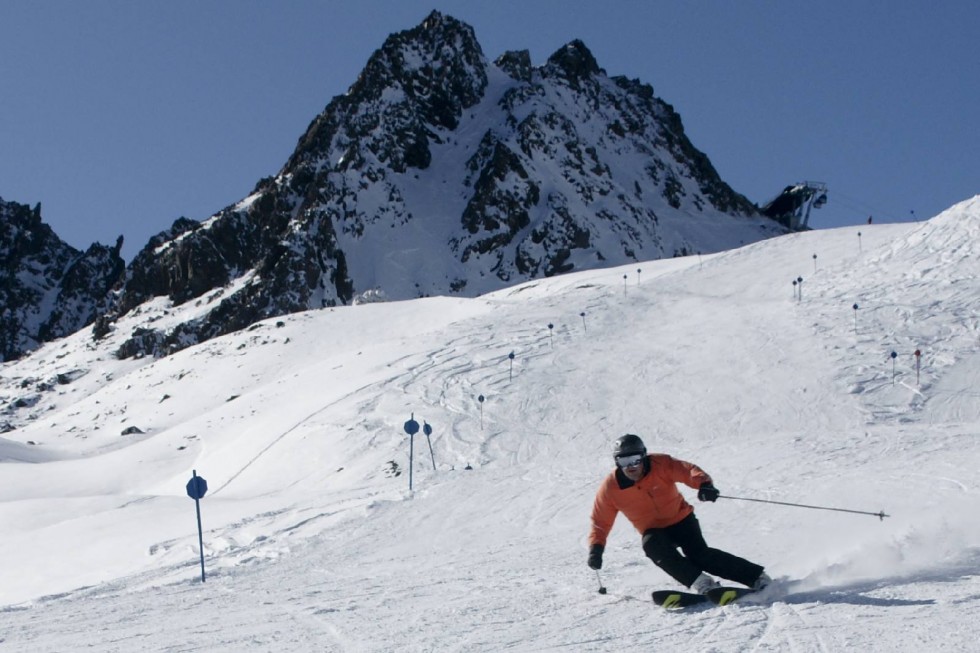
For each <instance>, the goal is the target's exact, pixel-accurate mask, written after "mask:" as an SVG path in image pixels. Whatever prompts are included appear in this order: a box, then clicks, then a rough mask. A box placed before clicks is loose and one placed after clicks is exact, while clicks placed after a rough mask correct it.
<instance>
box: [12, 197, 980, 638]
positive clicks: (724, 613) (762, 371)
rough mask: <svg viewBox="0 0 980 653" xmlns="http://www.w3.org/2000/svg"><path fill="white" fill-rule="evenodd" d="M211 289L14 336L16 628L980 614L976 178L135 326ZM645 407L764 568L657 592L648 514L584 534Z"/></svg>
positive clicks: (938, 634)
mask: <svg viewBox="0 0 980 653" xmlns="http://www.w3.org/2000/svg"><path fill="white" fill-rule="evenodd" d="M814 255H817V258H814ZM624 277H626V278H625V279H624ZM801 277H802V279H803V283H802V292H798V291H800V288H799V283H797V285H796V286H793V285H792V284H791V282H792V281H794V280H798V279H799V278H801ZM234 290H235V288H234V287H232V288H230V289H229V291H231V292H233V291H234ZM855 305H857V308H855ZM208 306H209V304H208V302H207V299H204V300H202V302H201V303H200V304H198V302H185V303H183V304H181V305H174V304H173V302H172V301H170V300H167V299H166V298H158V299H155V300H153V301H151V302H149V303H147V304H144V305H142V306H141V307H139V308H138V309H137V310H136V311H133V312H132V313H131V314H129V315H127V316H125V317H123V318H121V319H120V322H119V324H118V328H117V329H115V330H114V331H110V332H109V333H108V334H107V335H106V336H105V339H104V340H103V341H101V342H98V343H93V342H92V341H91V339H90V338H89V336H88V334H85V333H77V334H74V335H72V336H69V337H67V338H64V339H62V340H60V341H58V342H53V343H48V344H46V345H45V346H43V347H42V348H41V349H39V350H38V351H37V352H35V353H34V354H32V355H31V356H28V357H25V358H23V359H21V360H18V361H15V362H11V363H6V364H4V365H2V366H0V405H2V406H3V420H5V421H6V422H7V429H9V430H8V431H7V432H6V433H4V434H3V435H2V436H0V475H2V478H3V483H0V524H2V525H3V528H0V579H2V582H0V617H2V623H3V626H2V628H0V649H3V650H7V649H9V650H12V651H66V650H80V649H92V650H99V651H106V652H110V651H126V652H128V651H176V650H181V651H208V652H214V651H270V650H276V651H279V650H289V651H338V652H339V651H344V652H351V651H359V652H374V651H378V652H381V651H391V650H393V649H397V650H399V651H413V652H414V651H503V650H514V651H554V650H561V651H622V650H630V649H635V650H653V649H656V650H660V651H693V650H706V651H707V650H710V651H718V652H719V653H729V652H731V653H735V652H742V651H748V650H757V651H843V650H855V651H858V650H860V651H871V650H888V651H903V652H904V651H909V652H918V651H924V650H929V651H938V650H943V651H970V650H975V648H976V642H977V641H978V636H980V573H978V570H980V565H978V562H980V547H978V542H980V512H978V511H977V510H976V505H977V502H978V499H980V496H978V494H980V489H978V485H977V481H976V474H977V469H980V418H978V415H980V394H978V392H977V387H978V386H980V345H978V342H980V340H978V338H980V316H978V312H977V306H980V196H978V197H976V198H973V199H972V200H968V201H966V202H963V203H962V204H960V205H957V206H955V207H952V208H951V209H949V210H948V211H946V212H944V213H943V214H941V215H939V216H936V217H935V218H932V219H931V220H928V221H925V222H922V223H909V224H896V225H874V226H870V225H869V226H862V227H852V228H845V229H835V230H820V231H811V232H805V233H798V234H792V235H788V236H785V237H782V238H774V239H769V240H766V241H764V242H759V243H755V244H753V245H750V246H747V247H743V248H739V249H737V250H733V251H726V252H723V253H719V254H716V255H710V256H703V257H698V256H690V257H683V258H675V259H671V260H661V261H644V262H642V263H641V264H631V265H628V266H622V267H619V268H610V269H602V270H593V271H585V272H577V273H572V274H567V275H561V276H557V277H552V278H549V279H539V280H534V281H530V282H527V283H524V284H520V285H517V286H514V287H512V288H509V289H505V290H501V291H498V292H495V293H490V294H488V295H485V296H481V297H479V298H472V299H470V298H459V297H434V298H423V299H416V300H410V301H399V302H388V303H379V304H365V305H357V306H340V307H335V308H323V309H317V310H312V311H307V312H303V313H297V314H293V315H289V316H284V317H281V318H274V319H270V320H265V321H262V322H259V323H256V324H255V325H253V326H252V327H251V328H250V329H247V330H242V331H238V332H236V333H233V334H229V335H227V336H223V337H219V338H215V339H212V340H211V341H209V342H206V343H202V344H200V345H197V346H193V347H189V348H186V349H185V350H183V351H180V352H177V353H175V354H174V355H172V356H168V357H165V358H162V359H153V358H151V357H143V358H128V359H122V360H121V359H119V358H117V357H116V356H114V351H115V350H116V349H117V348H118V347H119V346H120V344H121V342H122V341H123V340H124V339H125V338H126V337H127V334H128V333H129V331H130V330H131V329H132V328H133V327H135V326H136V325H139V324H143V323H150V324H157V325H159V327H160V328H161V329H169V328H172V327H173V326H174V325H176V324H178V323H183V322H187V321H189V320H193V319H196V318H198V317H199V316H200V315H201V314H202V313H203V312H204V311H206V310H208ZM137 312H139V314H136V313H137ZM892 352H895V358H892ZM916 352H918V353H919V355H918V356H917V355H916ZM511 353H513V354H514V357H513V358H511V356H510V354H511ZM481 397H482V398H483V399H484V400H483V401H480V398H481ZM412 416H414V418H415V419H416V420H417V421H418V423H419V424H424V423H428V424H430V425H431V426H432V434H431V436H430V437H426V436H425V435H423V433H422V432H419V433H418V434H417V435H416V436H415V437H414V440H412V441H410V439H409V437H408V436H407V434H406V432H405V430H404V424H405V422H406V421H407V420H409V419H410V418H411V417H412ZM626 432H632V433H639V434H640V435H641V436H642V437H643V438H644V440H645V441H646V443H647V446H648V447H649V448H650V449H651V450H654V451H663V452H666V453H670V454H673V455H675V456H678V457H680V458H683V459H686V460H690V461H692V462H695V463H697V464H699V465H701V466H702V467H704V468H705V469H706V470H707V471H708V472H709V473H710V474H711V475H712V477H713V478H714V480H715V483H716V485H717V486H718V488H719V489H720V490H721V492H722V494H723V495H724V496H725V497H726V498H723V499H720V500H719V501H718V502H717V503H711V504H707V503H704V504H702V503H698V502H697V500H696V498H695V494H696V493H695V492H694V491H693V490H691V489H689V488H682V492H683V493H684V495H685V496H686V497H687V498H688V500H689V501H691V502H692V503H693V504H694V505H695V508H696V511H697V512H696V514H697V516H698V519H699V520H700V522H701V525H702V528H703V529H704V533H705V535H706V537H707V539H708V542H709V543H710V544H712V545H713V546H717V547H720V548H722V549H725V550H729V551H732V552H733V553H736V554H739V555H743V556H746V557H748V558H750V559H752V560H754V561H758V562H760V563H761V564H764V565H765V566H766V568H767V570H768V571H769V573H770V574H771V575H772V576H773V577H774V578H775V579H776V582H775V584H774V586H773V589H772V591H771V593H770V594H769V595H768V596H767V597H765V598H764V600H761V601H760V602H757V603H754V604H753V603H742V604H739V605H736V606H732V607H729V608H724V609H709V610H700V611H694V612H685V613H683V614H673V613H669V612H665V611H662V610H660V609H659V608H655V607H654V606H653V605H652V603H651V602H650V600H649V596H650V590H652V589H657V588H677V587H678V586H677V585H676V583H674V582H673V581H672V580H671V579H670V578H669V577H668V576H666V574H664V573H663V572H661V571H660V570H659V569H658V568H657V567H655V566H654V565H653V564H651V563H650V561H649V560H647V559H646V558H645V557H644V556H643V554H642V551H641V547H640V536H639V534H638V533H637V532H636V531H635V530H634V529H633V528H632V527H631V526H630V525H629V523H627V522H626V521H625V520H624V519H619V520H618V521H617V523H616V525H615V527H614V529H613V532H612V535H611V537H610V540H609V542H608V546H607V549H606V554H605V564H604V566H603V568H602V570H601V576H600V577H597V576H596V574H595V572H593V571H592V570H590V569H589V568H588V567H587V566H586V556H587V550H588V547H587V534H588V530H589V514H590V510H591V507H592V501H593V498H594V496H595V491H596V489H597V488H598V485H599V482H600V481H601V479H602V478H603V477H604V476H605V475H606V474H608V473H609V472H610V471H611V468H612V465H613V460H612V456H611V450H610V447H611V444H612V442H613V441H614V440H615V439H616V438H617V437H619V436H620V435H622V434H623V433H626ZM413 445H414V457H413V458H412V459H411V460H410V453H411V452H412V451H413V449H412V446H413ZM410 469H411V471H412V473H413V483H414V487H413V489H412V490H410V489H409V480H408V479H409V470H410ZM194 470H196V473H197V474H198V475H199V476H202V477H204V478H206V479H207V481H208V485H209V491H208V493H207V495H206V496H205V498H204V499H203V500H202V501H201V513H202V521H203V528H204V533H203V543H204V557H205V566H206V569H207V582H206V583H202V582H201V578H200V572H201V570H200V567H199V564H200V562H199V549H198V533H197V524H196V520H195V509H194V502H193V501H191V500H190V499H189V498H188V497H187V494H186V491H185V487H186V484H187V482H188V480H189V479H190V478H191V474H192V473H193V472H194ZM730 497H739V498H749V499H756V500H773V501H779V502H789V503H796V504H805V505H810V506H821V507H830V508H842V509H856V510H864V511H869V512H877V511H882V510H883V511H884V512H885V513H886V514H887V515H889V516H888V517H887V518H884V519H879V518H878V517H875V516H869V515H855V514H845V513H840V512H834V511H828V510H814V509H807V508H800V507H788V506H784V505H772V504H761V503H753V502H750V501H741V500H738V499H735V498H730ZM600 582H601V583H602V584H603V585H604V586H605V587H606V588H608V593H607V594H599V593H598V592H597V587H598V584H599V583H600Z"/></svg>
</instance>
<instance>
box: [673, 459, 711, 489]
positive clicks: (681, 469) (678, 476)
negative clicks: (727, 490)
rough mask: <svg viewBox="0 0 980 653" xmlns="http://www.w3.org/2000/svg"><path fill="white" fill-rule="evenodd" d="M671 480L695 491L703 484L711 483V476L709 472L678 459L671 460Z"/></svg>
mask: <svg viewBox="0 0 980 653" xmlns="http://www.w3.org/2000/svg"><path fill="white" fill-rule="evenodd" d="M669 469H670V476H671V480H672V481H674V482H675V483H683V484H684V485H686V486H688V487H690V488H694V489H695V490H696V489H698V488H699V487H701V484H702V483H711V482H712V481H711V476H709V475H708V472H706V471H704V470H703V469H701V468H700V467H698V466H697V465H695V464H694V463H689V462H687V461H685V460H678V459H677V458H670V463H669Z"/></svg>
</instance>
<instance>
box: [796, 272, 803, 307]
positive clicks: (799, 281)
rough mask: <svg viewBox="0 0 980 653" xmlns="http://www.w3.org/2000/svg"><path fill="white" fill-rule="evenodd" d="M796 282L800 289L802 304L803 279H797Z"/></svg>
mask: <svg viewBox="0 0 980 653" xmlns="http://www.w3.org/2000/svg"><path fill="white" fill-rule="evenodd" d="M796 281H797V283H798V284H799V287H800V301H801V302H802V301H803V277H797V278H796Z"/></svg>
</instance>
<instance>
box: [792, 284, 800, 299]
mask: <svg viewBox="0 0 980 653" xmlns="http://www.w3.org/2000/svg"><path fill="white" fill-rule="evenodd" d="M797 297H799V293H798V292H796V279H793V299H796V298H797Z"/></svg>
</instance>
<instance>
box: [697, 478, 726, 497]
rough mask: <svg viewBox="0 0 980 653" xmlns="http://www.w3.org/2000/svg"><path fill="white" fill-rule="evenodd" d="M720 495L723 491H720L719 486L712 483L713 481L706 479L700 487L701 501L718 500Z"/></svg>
mask: <svg viewBox="0 0 980 653" xmlns="http://www.w3.org/2000/svg"><path fill="white" fill-rule="evenodd" d="M720 495H721V492H719V491H718V488H716V487H715V486H714V485H712V484H711V481H705V482H704V483H702V484H701V487H699V488H698V500H699V501H712V502H714V501H717V500H718V497H719V496H720Z"/></svg>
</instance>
